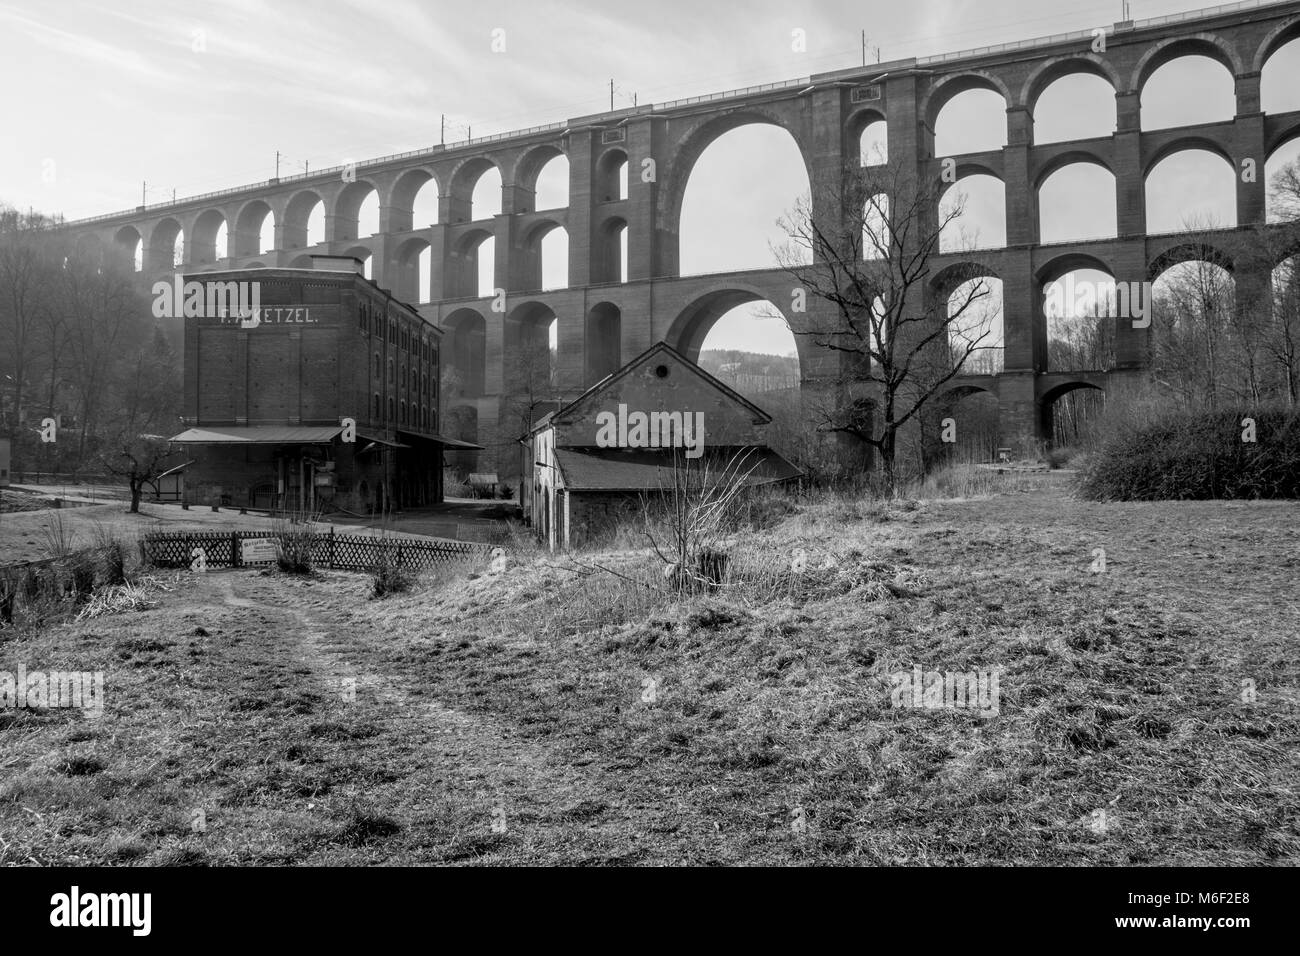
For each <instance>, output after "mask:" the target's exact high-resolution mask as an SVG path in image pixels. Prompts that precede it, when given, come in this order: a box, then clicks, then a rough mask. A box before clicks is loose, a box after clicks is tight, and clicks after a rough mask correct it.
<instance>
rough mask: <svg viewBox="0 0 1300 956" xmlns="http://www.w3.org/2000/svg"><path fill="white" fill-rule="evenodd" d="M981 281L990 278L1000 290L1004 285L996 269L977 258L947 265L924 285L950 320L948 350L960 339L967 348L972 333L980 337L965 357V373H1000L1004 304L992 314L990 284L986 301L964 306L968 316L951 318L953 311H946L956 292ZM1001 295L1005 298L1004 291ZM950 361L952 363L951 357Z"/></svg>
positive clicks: (970, 343)
mask: <svg viewBox="0 0 1300 956" xmlns="http://www.w3.org/2000/svg"><path fill="white" fill-rule="evenodd" d="M981 279H983V280H990V279H991V280H993V282H996V283H997V284H998V286H999V287H1001V286H1003V281H1002V276H1001V275H1000V274H999V272H998V270H996V269H994V268H992V267H990V266H989V265H987V264H986V263H984V262H982V261H980V260H979V259H963V260H962V261H960V262H954V263H953V264H952V265H949V266H946V267H945V268H943V269H941V270H939V272H938V273H937V274H936V275H935V276H934V278H932V279H931V280H930V283H929V285H928V286H927V294H928V295H929V296H930V297H931V299H930V301H931V302H935V303H936V307H937V306H941V307H942V308H943V309H944V315H945V317H946V318H949V326H948V330H947V339H946V344H947V346H948V347H949V348H952V346H953V344H954V341H955V340H958V339H962V338H963V336H965V337H966V338H965V342H966V345H967V346H969V345H972V344H975V336H974V333H976V332H979V333H980V335H981V338H980V342H982V343H984V344H979V345H978V346H977V347H976V349H975V350H974V351H973V352H972V353H971V354H970V356H969V357H968V359H967V361H968V362H969V363H970V364H968V365H964V366H963V368H964V369H966V372H965V374H996V373H997V372H1000V371H1001V370H1002V367H1003V364H1004V363H1003V358H1004V353H1005V350H1006V334H1007V328H1006V303H1005V302H1002V303H1001V304H998V305H997V307H996V315H995V313H994V301H993V299H992V296H993V293H994V291H995V288H994V286H992V285H991V284H990V285H989V292H988V297H987V298H986V297H985V296H981V297H980V298H978V299H975V300H974V301H972V302H970V303H969V304H968V305H967V308H968V309H969V312H968V313H966V314H963V315H960V316H956V317H953V316H952V312H951V311H949V309H950V307H951V305H952V300H953V297H954V296H955V295H956V293H957V291H958V290H959V289H961V288H962V286H964V285H966V284H967V283H971V282H975V281H978V280H981ZM1002 294H1003V295H1005V291H1003V293H1002ZM995 318H996V321H994V320H995ZM985 323H987V324H988V328H987V329H986V328H984V327H983V326H984V324H985ZM950 358H951V360H953V361H955V357H954V356H950Z"/></svg>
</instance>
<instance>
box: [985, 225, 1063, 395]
mask: <svg viewBox="0 0 1300 956" xmlns="http://www.w3.org/2000/svg"><path fill="white" fill-rule="evenodd" d="M1003 261H1004V262H1007V263H1008V268H1006V269H1004V270H1003V272H1002V275H1001V279H1002V336H1003V348H1004V351H1003V358H1002V366H1003V368H1004V369H1006V370H1007V371H1039V370H1041V369H1042V368H1043V367H1044V365H1045V364H1046V349H1047V343H1046V339H1047V334H1046V319H1045V318H1044V316H1043V301H1042V300H1043V297H1042V294H1041V291H1040V290H1039V288H1038V283H1037V282H1036V281H1035V279H1034V275H1033V261H1032V259H1031V257H1030V255H1029V253H1028V252H1014V251H1009V252H1008V253H1007V255H1006V257H1005V258H1004V259H1003ZM981 304H982V303H981ZM976 307H977V308H978V305H977V306H976Z"/></svg>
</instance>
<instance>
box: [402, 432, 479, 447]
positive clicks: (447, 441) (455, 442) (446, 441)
mask: <svg viewBox="0 0 1300 956" xmlns="http://www.w3.org/2000/svg"><path fill="white" fill-rule="evenodd" d="M397 434H399V435H410V436H411V437H412V438H423V439H424V440H425V441H436V442H437V443H438V444H440V445H446V446H447V447H448V448H463V449H465V450H466V451H482V450H483V446H482V445H475V444H474V443H473V442H468V441H460V440H459V439H456V438H447V437H445V436H443V435H439V434H438V433H437V432H413V431H407V430H406V429H404V428H399V429H398V430H397Z"/></svg>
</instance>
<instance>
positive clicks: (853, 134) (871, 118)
mask: <svg viewBox="0 0 1300 956" xmlns="http://www.w3.org/2000/svg"><path fill="white" fill-rule="evenodd" d="M877 123H883V124H884V126H885V150H884V153H885V156H884V162H886V163H887V162H889V118H888V117H887V116H885V114H884V113H883V112H882V111H881V110H880V109H878V108H876V107H874V106H860V107H858V108H857V109H855V110H854V111H853V112H851V113H849V115H848V118H847V119H846V120H845V121H844V142H845V145H846V149H851V150H852V151H853V152H854V153H855V154H856V155H857V156H858V161H859V162H861V159H862V137H863V136H864V135H866V132H867V130H868V129H870V128H871V127H872V126H874V125H876V124H877ZM864 165H875V161H874V159H873V162H872V163H867V164H864Z"/></svg>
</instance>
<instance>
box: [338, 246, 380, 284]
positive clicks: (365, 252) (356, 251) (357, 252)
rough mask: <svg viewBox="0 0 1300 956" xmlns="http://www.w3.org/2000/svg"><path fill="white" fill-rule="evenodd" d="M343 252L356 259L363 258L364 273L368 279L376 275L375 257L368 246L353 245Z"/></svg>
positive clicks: (362, 267)
mask: <svg viewBox="0 0 1300 956" xmlns="http://www.w3.org/2000/svg"><path fill="white" fill-rule="evenodd" d="M343 254H344V255H345V256H351V257H352V258H354V259H359V260H361V269H362V274H363V275H364V276H365V277H366V278H367V279H373V278H374V277H375V273H374V267H375V257H374V255H373V254H372V253H371V251H370V250H369V249H368V248H366V247H365V246H353V247H352V248H351V249H348V250H347V251H346V252H344V253H343Z"/></svg>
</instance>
